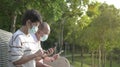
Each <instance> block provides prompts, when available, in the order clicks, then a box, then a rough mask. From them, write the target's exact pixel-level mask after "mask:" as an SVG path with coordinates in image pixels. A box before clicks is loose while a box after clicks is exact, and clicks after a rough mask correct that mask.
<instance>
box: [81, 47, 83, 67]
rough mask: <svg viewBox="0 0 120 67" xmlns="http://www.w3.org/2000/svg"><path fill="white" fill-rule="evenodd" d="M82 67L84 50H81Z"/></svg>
mask: <svg viewBox="0 0 120 67" xmlns="http://www.w3.org/2000/svg"><path fill="white" fill-rule="evenodd" d="M81 67H83V48H82V49H81Z"/></svg>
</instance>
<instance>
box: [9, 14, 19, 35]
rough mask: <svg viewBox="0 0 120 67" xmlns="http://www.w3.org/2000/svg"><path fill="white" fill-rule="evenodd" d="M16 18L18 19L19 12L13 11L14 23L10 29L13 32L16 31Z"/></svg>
mask: <svg viewBox="0 0 120 67" xmlns="http://www.w3.org/2000/svg"><path fill="white" fill-rule="evenodd" d="M16 19H17V14H15V13H13V15H12V23H11V29H10V31H11V32H12V33H14V32H15V29H16V27H15V25H16Z"/></svg>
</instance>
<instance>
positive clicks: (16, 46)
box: [9, 36, 24, 62]
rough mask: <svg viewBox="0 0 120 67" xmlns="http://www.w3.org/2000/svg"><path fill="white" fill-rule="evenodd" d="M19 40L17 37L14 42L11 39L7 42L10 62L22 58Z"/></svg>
mask: <svg viewBox="0 0 120 67" xmlns="http://www.w3.org/2000/svg"><path fill="white" fill-rule="evenodd" d="M21 43H22V42H21V39H20V37H19V36H18V37H17V38H16V39H15V40H14V39H13V38H12V39H11V40H10V42H9V47H10V52H9V54H10V60H11V61H12V62H15V61H17V60H19V59H21V57H22V56H23V54H24V53H23V52H24V51H23V47H22V45H21Z"/></svg>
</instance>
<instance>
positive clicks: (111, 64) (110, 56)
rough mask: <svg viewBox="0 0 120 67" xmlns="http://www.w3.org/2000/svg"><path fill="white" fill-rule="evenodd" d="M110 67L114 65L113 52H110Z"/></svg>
mask: <svg viewBox="0 0 120 67" xmlns="http://www.w3.org/2000/svg"><path fill="white" fill-rule="evenodd" d="M110 67H112V54H111V53H110Z"/></svg>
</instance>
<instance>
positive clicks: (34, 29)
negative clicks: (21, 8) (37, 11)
mask: <svg viewBox="0 0 120 67" xmlns="http://www.w3.org/2000/svg"><path fill="white" fill-rule="evenodd" d="M37 30H38V26H33V27H32V28H31V29H29V33H36V32H37Z"/></svg>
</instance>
